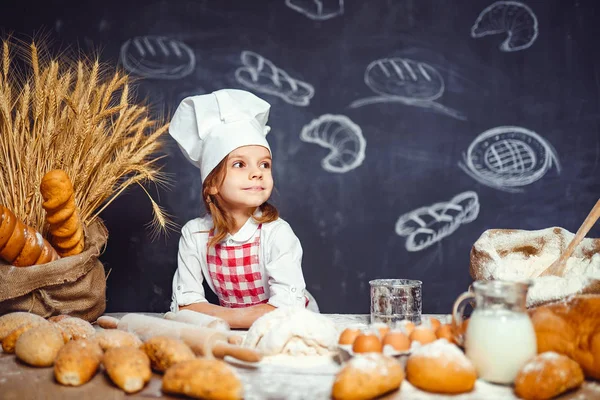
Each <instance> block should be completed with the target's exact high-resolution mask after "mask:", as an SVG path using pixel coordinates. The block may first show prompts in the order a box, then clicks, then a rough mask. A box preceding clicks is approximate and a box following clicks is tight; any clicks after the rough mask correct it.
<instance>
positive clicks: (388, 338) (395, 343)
mask: <svg viewBox="0 0 600 400" xmlns="http://www.w3.org/2000/svg"><path fill="white" fill-rule="evenodd" d="M386 344H389V345H390V346H392V347H393V348H394V350H396V351H406V350H408V349H410V339H409V338H408V336H407V335H405V334H404V333H403V332H401V331H391V332H389V333H388V334H387V335H385V337H384V338H383V345H384V346H385V345H386Z"/></svg>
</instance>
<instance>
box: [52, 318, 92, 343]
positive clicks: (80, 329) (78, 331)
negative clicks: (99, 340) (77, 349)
mask: <svg viewBox="0 0 600 400" xmlns="http://www.w3.org/2000/svg"><path fill="white" fill-rule="evenodd" d="M56 325H58V327H59V328H61V329H62V330H64V331H66V332H67V333H69V334H70V335H71V338H72V339H73V340H77V339H87V338H90V337H92V336H94V335H95V334H96V329H95V328H94V327H93V326H92V324H90V323H89V322H87V321H86V320H84V319H81V318H77V317H69V318H64V319H61V320H60V321H58V322H56Z"/></svg>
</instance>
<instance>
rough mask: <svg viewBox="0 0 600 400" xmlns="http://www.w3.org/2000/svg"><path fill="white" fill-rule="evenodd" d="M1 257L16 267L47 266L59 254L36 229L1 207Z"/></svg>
mask: <svg viewBox="0 0 600 400" xmlns="http://www.w3.org/2000/svg"><path fill="white" fill-rule="evenodd" d="M0 257H1V258H2V259H3V260H5V261H6V262H9V263H11V264H12V265H14V266H15V267H28V266H30V265H36V264H45V263H47V262H50V261H54V260H57V259H58V258H59V256H58V253H57V252H56V251H55V250H54V248H53V247H52V246H51V245H50V243H49V242H48V241H47V240H45V239H44V238H43V237H42V235H41V234H40V233H39V232H38V231H36V230H35V229H34V228H32V227H30V226H27V225H25V224H24V223H23V222H21V221H20V220H19V219H18V218H17V217H16V216H15V214H14V213H13V212H12V211H10V210H9V209H8V208H6V207H4V206H2V205H0Z"/></svg>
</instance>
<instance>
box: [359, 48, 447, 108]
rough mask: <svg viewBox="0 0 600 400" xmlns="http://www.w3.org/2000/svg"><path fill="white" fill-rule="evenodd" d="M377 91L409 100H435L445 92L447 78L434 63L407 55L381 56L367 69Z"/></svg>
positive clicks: (368, 81) (368, 80)
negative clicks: (433, 65)
mask: <svg viewBox="0 0 600 400" xmlns="http://www.w3.org/2000/svg"><path fill="white" fill-rule="evenodd" d="M365 83H366V84H367V86H369V87H370V88H371V90H373V91H374V92H375V93H378V94H381V95H384V96H393V97H402V98H404V99H407V100H420V101H432V100H435V99H438V98H440V97H441V96H442V95H443V94H444V79H443V78H442V76H441V75H440V73H439V72H438V71H437V70H436V69H435V68H433V67H432V66H431V65H429V64H426V63H424V62H420V61H415V60H410V59H408V58H399V57H397V58H382V59H379V60H375V61H373V62H371V63H370V64H369V65H368V66H367V69H366V70H365Z"/></svg>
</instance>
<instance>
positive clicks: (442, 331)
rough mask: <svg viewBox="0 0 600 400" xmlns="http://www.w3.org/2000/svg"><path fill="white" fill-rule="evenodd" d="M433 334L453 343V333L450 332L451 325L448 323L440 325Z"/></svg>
mask: <svg viewBox="0 0 600 400" xmlns="http://www.w3.org/2000/svg"><path fill="white" fill-rule="evenodd" d="M435 336H436V337H437V338H438V339H446V340H447V341H449V342H450V343H454V334H453V333H452V325H450V324H444V325H440V327H439V328H437V330H436V331H435Z"/></svg>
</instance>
